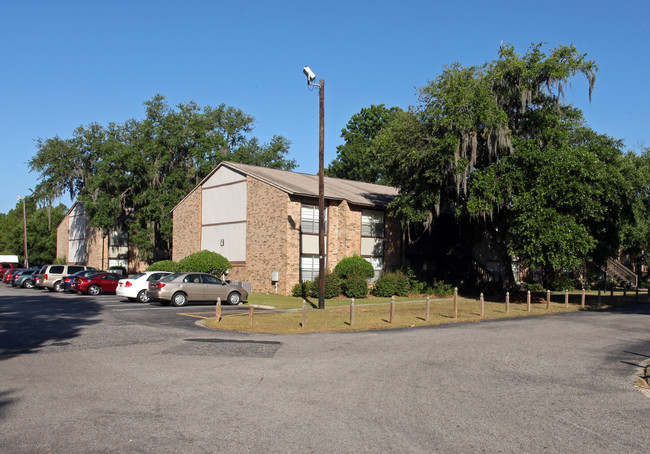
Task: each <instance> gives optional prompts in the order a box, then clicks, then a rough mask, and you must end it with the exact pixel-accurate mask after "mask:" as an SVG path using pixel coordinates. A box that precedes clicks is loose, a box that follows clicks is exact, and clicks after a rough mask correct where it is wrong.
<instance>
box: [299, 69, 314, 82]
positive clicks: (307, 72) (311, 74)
mask: <svg viewBox="0 0 650 454" xmlns="http://www.w3.org/2000/svg"><path fill="white" fill-rule="evenodd" d="M302 72H303V73H305V76H307V84H310V83H312V82H313V81H315V80H316V74H314V72H313V71H312V70H311V69H310V68H309V66H305V67H304V68H302Z"/></svg>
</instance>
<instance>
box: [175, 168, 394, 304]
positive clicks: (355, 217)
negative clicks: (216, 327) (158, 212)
mask: <svg viewBox="0 0 650 454" xmlns="http://www.w3.org/2000/svg"><path fill="white" fill-rule="evenodd" d="M396 195H397V190H396V189H395V188H392V187H388V186H382V185H377V184H370V183H362V182H358V181H348V180H341V179H337V178H327V177H326V178H325V207H326V212H325V219H326V232H325V233H326V268H327V269H329V270H332V269H333V268H334V266H336V264H337V263H338V262H339V261H340V260H341V259H342V258H344V257H349V256H352V255H353V254H358V255H361V256H362V257H365V258H366V259H368V260H369V261H370V262H371V263H372V264H373V266H374V268H375V270H376V275H378V273H379V272H380V271H381V270H383V269H386V268H390V267H394V266H399V265H400V263H401V255H402V235H401V229H400V226H399V222H397V221H396V220H394V219H391V218H389V217H388V216H387V215H386V206H387V204H388V202H390V201H391V200H392V199H393V198H394V197H395V196H396ZM172 215H173V246H172V260H174V261H179V260H181V259H182V258H184V257H186V256H187V255H189V254H191V253H194V252H197V251H200V250H204V249H206V250H210V251H214V252H217V253H219V254H221V255H223V256H224V257H226V258H228V260H230V262H231V263H232V265H233V269H232V270H230V275H229V278H230V279H233V280H239V281H249V282H251V285H252V291H253V292H275V291H276V289H277V292H278V293H279V294H290V293H291V289H292V287H293V286H294V285H295V284H296V283H298V282H300V281H305V280H312V279H313V278H314V277H315V276H317V274H318V220H319V219H318V176H317V175H307V174H301V173H296V172H289V171H285V170H277V169H269V168H265V167H259V166H253V165H246V164H239V163H233V162H222V163H221V164H219V165H218V166H217V167H216V168H215V169H214V170H213V171H212V172H210V174H209V175H207V176H206V177H205V178H204V179H203V181H201V183H199V184H198V185H197V186H196V187H195V188H194V189H193V190H192V191H191V192H190V193H189V194H188V195H187V196H186V197H185V198H184V199H183V200H181V201H180V202H179V203H178V205H176V207H174V208H173V210H172ZM275 277H277V278H278V281H277V282H276V281H273V280H272V279H273V278H275ZM276 285H277V287H276Z"/></svg>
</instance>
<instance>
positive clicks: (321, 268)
mask: <svg viewBox="0 0 650 454" xmlns="http://www.w3.org/2000/svg"><path fill="white" fill-rule="evenodd" d="M302 72H303V73H305V76H307V85H309V86H313V87H317V88H318V91H319V115H318V116H319V131H318V308H319V309H325V176H324V175H325V170H324V160H325V79H320V80H319V81H318V83H317V84H315V83H313V82H314V80H316V75H315V74H314V73H313V71H312V70H311V69H310V68H309V66H305V67H304V68H303V69H302Z"/></svg>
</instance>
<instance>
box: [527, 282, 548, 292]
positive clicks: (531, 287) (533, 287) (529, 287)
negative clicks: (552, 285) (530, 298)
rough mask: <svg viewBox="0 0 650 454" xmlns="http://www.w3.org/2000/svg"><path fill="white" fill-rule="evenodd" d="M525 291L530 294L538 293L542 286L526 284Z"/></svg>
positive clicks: (536, 283)
mask: <svg viewBox="0 0 650 454" xmlns="http://www.w3.org/2000/svg"><path fill="white" fill-rule="evenodd" d="M526 290H530V291H531V292H539V291H540V290H544V285H542V283H540V282H535V283H532V284H526Z"/></svg>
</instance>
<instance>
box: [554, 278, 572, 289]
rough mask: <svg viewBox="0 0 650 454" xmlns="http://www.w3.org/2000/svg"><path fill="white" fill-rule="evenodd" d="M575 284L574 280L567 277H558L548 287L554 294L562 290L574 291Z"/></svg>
mask: <svg viewBox="0 0 650 454" xmlns="http://www.w3.org/2000/svg"><path fill="white" fill-rule="evenodd" d="M575 285H576V282H575V280H574V279H571V278H568V277H560V278H558V279H556V280H554V281H552V282H551V284H550V287H551V290H553V291H554V292H561V291H563V290H575V288H576V287H575Z"/></svg>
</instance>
